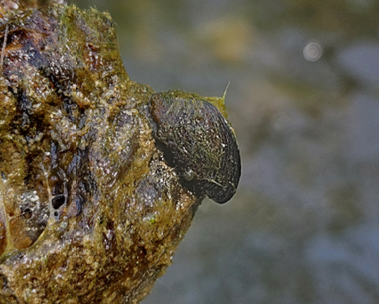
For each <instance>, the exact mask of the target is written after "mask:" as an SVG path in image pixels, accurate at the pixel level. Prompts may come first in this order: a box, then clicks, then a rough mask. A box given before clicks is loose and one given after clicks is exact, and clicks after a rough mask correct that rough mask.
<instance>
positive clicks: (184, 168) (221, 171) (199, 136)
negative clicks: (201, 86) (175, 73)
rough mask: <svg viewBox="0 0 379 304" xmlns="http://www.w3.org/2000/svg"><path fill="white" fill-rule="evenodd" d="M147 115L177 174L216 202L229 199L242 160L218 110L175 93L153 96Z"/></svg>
mask: <svg viewBox="0 0 379 304" xmlns="http://www.w3.org/2000/svg"><path fill="white" fill-rule="evenodd" d="M150 113H151V117H152V120H153V121H154V123H155V126H154V128H153V129H154V133H155V134H154V136H155V138H156V139H157V140H158V141H159V142H161V143H162V144H163V146H164V148H165V149H166V150H168V151H169V152H170V155H171V157H172V160H171V162H172V164H173V166H174V168H175V169H176V170H177V172H178V174H179V175H180V176H181V177H182V178H183V179H184V180H185V181H186V182H189V181H190V182H191V183H195V185H196V186H195V187H196V188H197V189H199V190H200V191H202V192H203V193H205V194H206V195H208V197H209V198H211V199H212V200H214V201H215V202H217V203H220V204H222V203H225V202H227V201H228V200H230V199H231V198H232V196H233V195H234V193H235V192H236V189H237V185H238V182H239V179H240V175H241V160H240V153H239V149H238V145H237V141H236V138H235V135H234V132H233V129H232V128H231V126H230V124H229V123H228V121H227V120H226V119H225V117H224V116H223V115H222V114H221V113H220V111H219V110H218V109H217V107H215V106H214V105H213V104H211V103H210V102H208V101H206V100H205V99H202V98H201V97H200V96H198V95H196V94H188V93H185V92H182V91H179V90H175V91H168V92H163V93H156V94H153V96H152V97H151V105H150Z"/></svg>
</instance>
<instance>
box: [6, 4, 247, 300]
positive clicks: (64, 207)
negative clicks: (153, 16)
mask: <svg viewBox="0 0 379 304" xmlns="http://www.w3.org/2000/svg"><path fill="white" fill-rule="evenodd" d="M0 3H1V6H0V17H1V18H0V43H1V45H0V47H1V58H0V69H1V74H0V87H1V89H0V104H1V106H0V254H1V257H0V283H2V284H1V285H0V286H2V287H0V303H137V302H138V301H139V300H141V299H142V298H143V297H144V296H145V295H146V294H147V293H148V292H149V291H150V289H151V287H152V285H153V283H154V281H155V279H156V278H157V277H158V276H160V275H162V274H163V273H164V271H165V269H166V267H167V266H168V265H170V264H171V259H172V256H173V253H174V251H175V249H176V246H177V245H178V243H179V242H180V240H181V239H182V238H183V236H184V233H185V232H186V231H187V229H188V227H189V226H190V224H191V220H192V218H193V216H194V213H195V211H196V208H197V207H198V205H199V204H200V202H201V200H202V199H203V198H204V196H205V194H208V195H210V194H209V193H212V194H213V193H214V192H215V191H216V190H217V191H216V194H214V196H215V197H217V199H215V200H216V201H219V202H224V201H226V200H228V199H230V197H231V196H232V195H233V194H234V192H235V189H236V187H237V183H238V180H239V176H240V158H239V151H238V147H237V144H236V141H235V137H234V133H233V131H232V129H231V127H230V125H229V124H228V123H227V121H226V119H225V118H222V116H221V114H220V112H218V110H217V108H216V107H214V106H206V108H207V110H206V111H205V112H204V111H203V112H204V113H205V117H204V119H202V118H201V117H198V116H196V117H194V116H193V115H192V116H191V115H190V116H188V117H187V118H188V119H186V122H185V123H186V125H184V126H183V130H184V131H183V132H184V133H183V134H186V132H187V131H188V130H190V129H189V128H188V126H191V125H192V124H194V125H195V124H196V125H197V126H199V124H200V126H202V132H201V133H200V134H199V136H198V137H196V136H195V135H194V134H196V132H194V133H193V134H192V135H191V137H190V140H191V142H190V143H186V144H183V143H182V142H176V145H175V142H172V141H170V142H169V143H168V142H165V143H163V144H162V143H161V140H162V134H161V133H158V131H157V130H159V129H163V128H160V127H161V125H160V124H161V122H160V121H159V120H157V119H156V113H151V112H152V103H154V96H156V95H155V92H154V91H153V90H152V89H151V88H150V87H148V86H145V85H141V84H138V83H135V82H133V81H131V80H130V79H129V77H128V75H127V73H126V72H125V70H124V67H123V65H122V61H121V57H120V55H119V51H118V44H117V37H116V33H115V29H114V26H113V21H112V19H111V18H110V16H109V15H108V14H106V13H99V12H97V11H96V10H94V9H91V10H88V11H81V10H79V9H77V8H76V7H75V6H66V5H61V4H58V3H51V4H50V5H49V6H48V7H43V8H39V9H37V8H32V6H35V5H36V3H37V1H28V2H25V3H24V6H22V5H19V3H16V2H14V1H1V2H0ZM162 96H164V95H162ZM191 96H193V98H199V99H201V97H199V96H197V95H191ZM206 100H208V101H210V102H211V101H212V99H204V100H202V101H201V103H200V104H201V105H204V104H208V101H206ZM220 100H221V99H219V100H216V101H217V102H215V104H222V103H220ZM209 104H210V103H209ZM183 107H187V106H186V105H183ZM209 109H210V110H209ZM220 111H222V113H223V114H224V115H225V112H224V109H222V108H220ZM184 112H186V111H184ZM203 112H202V111H200V112H199V113H198V114H199V115H200V114H201V113H203ZM211 112H214V114H212V115H210V114H209V113H211ZM175 113H181V111H179V112H175ZM175 113H173V114H170V115H171V116H170V117H169V119H168V120H167V119H166V120H165V125H164V129H165V130H166V131H167V130H169V129H170V125H167V122H170V121H173V120H174V121H175V118H176V116H175V115H176V114H175ZM198 114H196V115H198ZM208 114H209V115H208ZM154 115H155V116H154ZM159 115H162V114H159ZM172 115H174V116H172ZM215 117H216V118H217V119H215ZM181 120H182V119H181V116H180V115H179V116H178V121H181ZM202 124H204V125H202ZM172 127H173V128H174V127H175V128H174V132H176V131H175V130H177V129H176V128H180V127H181V125H180V123H179V125H176V124H172ZM207 128H210V129H209V132H210V134H212V135H210V136H208V135H206V134H207V130H208V129H207ZM212 128H213V129H212ZM195 129H196V128H195ZM196 130H197V129H196ZM180 132H182V131H180ZM180 132H179V133H180ZM158 134H160V135H158ZM180 134H181V133H180ZM207 136H208V137H207ZM204 137H205V139H211V140H212V141H214V146H213V147H212V149H210V150H209V151H206V152H207V154H204V155H211V154H212V153H217V157H218V158H220V159H221V160H222V164H224V163H225V162H227V164H228V166H229V167H228V168H229V169H228V171H225V170H224V168H223V167H222V166H221V165H220V164H221V160H220V164H218V163H217V162H215V161H214V159H213V158H211V157H210V156H208V159H206V160H204V161H205V163H204V164H203V165H202V164H201V163H200V162H201V159H200V158H199V157H198V158H196V159H195V160H191V159H190V158H189V157H190V155H188V154H183V153H184V152H183V151H182V150H181V149H174V150H172V149H173V148H172V147H181V148H187V149H189V148H191V151H190V152H193V154H194V155H203V154H201V153H203V152H202V151H198V150H197V148H196V147H200V148H201V149H204V147H206V145H204V143H201V140H204ZM169 140H171V139H170V138H169ZM175 140H177V137H175ZM218 140H220V142H218ZM199 143H200V144H199ZM214 147H216V148H215V149H216V150H214ZM200 148H199V149H200ZM171 152H172V153H173V154H174V155H175V156H176V157H174V158H173V159H172V157H171V156H170V155H171V154H172V153H171ZM196 152H199V153H196ZM182 156H183V157H182ZM177 159H180V161H176V160H177ZM210 159H212V161H209V160H210ZM186 162H188V164H190V165H188V166H189V168H187V167H186ZM195 163H197V166H196V167H193V166H194V165H192V164H195ZM191 166H192V167H191ZM183 167H186V168H183ZM209 168H211V170H210V171H209V172H203V171H202V170H208V169H209ZM220 170H221V172H222V175H220V174H219V172H220ZM222 170H224V171H222ZM189 171H190V172H189ZM192 171H193V172H192ZM224 172H226V173H228V174H229V175H231V176H226V175H225V174H224ZM230 172H231V173H230ZM210 182H212V185H214V186H212V187H213V188H211V190H209V189H210V186H209V185H208V184H209V183H210ZM224 187H227V189H225V191H223V188H224ZM214 189H216V190H214ZM212 191H213V192H212ZM225 193H227V194H225ZM210 196H211V195H210ZM220 197H221V198H220Z"/></svg>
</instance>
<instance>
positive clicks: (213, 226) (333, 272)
mask: <svg viewBox="0 0 379 304" xmlns="http://www.w3.org/2000/svg"><path fill="white" fill-rule="evenodd" d="M72 2H75V3H76V4H77V5H79V6H80V7H89V6H95V7H97V8H98V9H99V10H101V11H108V12H109V13H110V14H111V15H112V16H113V19H114V20H115V22H116V23H117V30H118V33H119V43H120V48H121V53H122V57H123V60H124V64H125V67H126V70H127V72H128V74H129V76H130V78H131V79H133V80H135V81H137V82H140V83H146V84H149V85H150V86H151V87H152V88H153V89H154V90H156V91H164V90H168V89H175V88H180V89H183V90H186V91H189V92H197V93H199V94H201V95H205V96H222V94H223V92H224V90H225V87H226V86H227V84H228V82H229V81H230V86H229V89H228V92H227V95H226V103H227V109H228V112H229V119H230V121H231V123H232V124H233V126H234V128H235V131H236V133H237V138H238V140H239V145H240V150H241V156H242V166H243V167H242V169H243V170H242V178H241V182H240V186H239V189H238V192H237V194H236V195H235V197H234V198H233V199H232V201H230V202H229V203H228V204H226V205H222V206H220V205H217V204H215V203H213V202H212V201H210V200H204V202H203V204H202V205H201V207H200V208H199V210H198V213H197V214H196V217H195V219H194V222H193V224H192V227H191V229H190V230H189V232H188V234H187V235H186V237H185V239H184V241H183V242H182V243H181V244H180V246H179V249H178V251H177V252H176V255H175V258H174V264H173V265H172V266H171V267H169V269H168V271H167V274H166V275H165V276H163V277H162V278H160V279H159V280H158V281H157V282H156V284H155V286H154V289H153V291H152V293H151V295H149V296H148V297H147V298H146V299H145V300H144V301H143V302H142V303H143V304H153V303H154V304H157V303H158V304H160V303H162V304H167V303H170V304H193V303H197V304H210V303H218V304H230V303H233V304H250V303H255V304H257V303H258V304H260V303H262V304H263V303H265V304H270V303H275V304H276V303H279V304H285V303H289V304H298V303H299V304H300V303H312V304H313V303H322V304H329V303H330V304H332V303H333V304H339V303H341V304H348V303H359V304H369V303H372V304H376V303H379V2H378V1H375V0H334V1H333V0H332V1H331V0H318V1H314V0H301V1H300V0H288V1H279V0H265V1H261V0H208V1H203V0H119V1H118V0H111V1H110V0H108V1H105V0H95V1H94V0H92V1H89V0H87V1H79V0H75V1H74V0H73V1H72Z"/></svg>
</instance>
